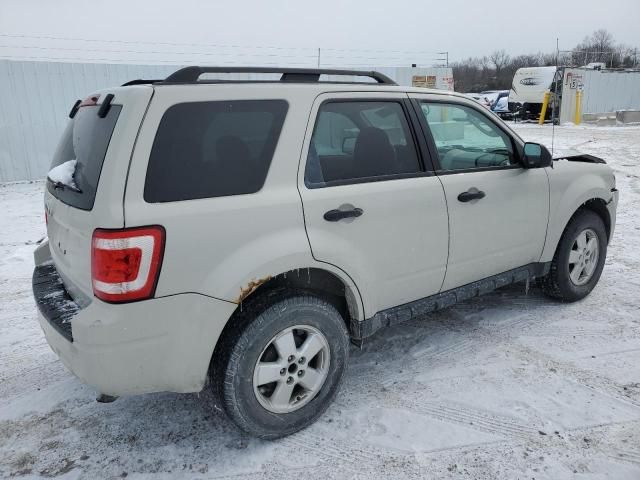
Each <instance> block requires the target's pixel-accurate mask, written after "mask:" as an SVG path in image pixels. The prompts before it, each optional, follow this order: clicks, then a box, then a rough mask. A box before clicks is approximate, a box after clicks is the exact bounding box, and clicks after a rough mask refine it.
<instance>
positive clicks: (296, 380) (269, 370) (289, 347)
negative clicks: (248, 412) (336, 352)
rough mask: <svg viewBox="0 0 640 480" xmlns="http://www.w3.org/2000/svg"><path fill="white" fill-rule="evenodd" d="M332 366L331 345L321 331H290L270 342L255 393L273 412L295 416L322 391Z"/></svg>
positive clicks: (255, 380)
mask: <svg viewBox="0 0 640 480" xmlns="http://www.w3.org/2000/svg"><path fill="white" fill-rule="evenodd" d="M330 363H331V353H330V349H329V343H328V342H327V339H326V338H325V336H324V335H323V334H322V333H321V332H320V331H319V330H317V329H315V328H314V327H312V326H310V325H296V326H294V327H288V328H286V329H284V330H283V331H281V332H280V333H278V334H277V335H276V336H275V337H273V338H272V339H271V340H270V341H269V343H268V344H267V346H266V347H265V349H264V350H263V352H262V354H261V355H260V358H259V359H258V361H257V362H256V365H255V367H254V369H253V393H254V394H255V396H256V398H257V399H258V402H260V405H262V406H263V407H264V408H266V409H267V410H269V411H270V412H273V413H290V412H293V411H295V410H297V409H299V408H302V407H304V406H305V405H306V404H307V403H309V402H310V401H311V400H313V398H314V397H315V396H316V395H317V394H318V392H319V391H320V390H321V389H322V387H323V385H324V382H325V380H326V379H327V374H328V373H329V365H330Z"/></svg>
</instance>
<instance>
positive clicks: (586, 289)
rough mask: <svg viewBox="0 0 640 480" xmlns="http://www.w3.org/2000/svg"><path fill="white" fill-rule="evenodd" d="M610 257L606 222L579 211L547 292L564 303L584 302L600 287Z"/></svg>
mask: <svg viewBox="0 0 640 480" xmlns="http://www.w3.org/2000/svg"><path fill="white" fill-rule="evenodd" d="M606 256H607V232H606V229H605V226H604V222H603V221H602V219H601V218H600V216H598V215H597V214H596V213H594V212H592V211H590V210H579V211H578V212H577V213H576V214H575V215H574V216H573V218H572V219H571V220H570V221H569V224H568V225H567V227H566V228H565V231H564V233H563V234H562V237H561V238H560V243H559V244H558V248H557V249H556V253H555V255H554V257H553V261H552V263H551V270H550V271H549V274H548V275H547V276H546V277H545V279H544V280H543V290H544V292H545V293H546V294H547V295H549V296H551V297H554V298H557V299H559V300H562V301H564V302H575V301H577V300H581V299H582V298H584V297H586V296H587V295H589V293H591V290H593V288H594V287H595V286H596V284H597V283H598V280H599V279H600V275H601V274H602V269H603V268H604V262H605V258H606Z"/></svg>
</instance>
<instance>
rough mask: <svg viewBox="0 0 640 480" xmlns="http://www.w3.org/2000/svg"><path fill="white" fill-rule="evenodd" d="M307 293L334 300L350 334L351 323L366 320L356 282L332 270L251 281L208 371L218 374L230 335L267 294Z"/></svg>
mask: <svg viewBox="0 0 640 480" xmlns="http://www.w3.org/2000/svg"><path fill="white" fill-rule="evenodd" d="M288 291H290V292H294V293H306V294H309V293H310V294H313V295H316V296H319V297H321V298H323V299H325V300H327V301H328V302H329V303H331V304H332V305H333V306H334V307H335V308H336V309H337V310H338V312H339V313H340V314H341V315H342V318H343V320H344V322H345V326H346V328H347V331H348V332H349V334H351V333H352V328H351V324H352V322H358V321H360V320H363V319H364V309H363V306H362V301H361V299H360V294H359V292H358V290H357V288H356V287H355V284H353V283H352V282H350V281H349V280H346V279H345V277H342V276H339V275H338V274H337V273H335V272H332V271H330V270H329V269H324V268H319V267H305V268H294V269H290V270H287V271H285V272H282V273H279V274H277V275H274V276H269V277H265V278H263V279H261V280H252V281H250V282H249V284H248V285H247V286H246V288H243V289H242V292H241V295H240V297H239V298H238V305H237V307H236V309H235V311H234V312H233V313H232V314H231V316H230V317H229V319H228V321H227V322H226V324H225V326H224V327H223V329H222V331H221V333H220V336H219V337H218V340H217V342H216V345H215V347H214V349H213V352H212V356H211V361H210V367H209V370H210V372H211V373H212V374H214V375H215V374H218V373H219V369H218V370H216V369H217V368H219V366H220V365H219V362H218V360H221V359H223V358H225V355H226V352H225V351H224V350H225V345H227V344H228V342H227V340H228V339H229V337H230V336H232V335H236V334H237V333H238V332H239V331H241V330H243V329H244V328H245V327H246V325H247V323H248V322H249V321H250V320H251V318H252V317H251V316H250V315H243V314H242V313H243V312H251V311H254V310H255V311H256V313H257V312H258V311H259V310H256V305H257V306H258V307H259V308H261V303H262V302H261V301H262V300H266V301H267V302H268V301H269V300H268V299H267V298H266V297H272V298H273V299H274V301H275V299H276V298H281V297H285V296H287V295H288V294H287V292H288Z"/></svg>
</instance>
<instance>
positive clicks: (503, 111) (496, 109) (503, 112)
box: [491, 90, 513, 120]
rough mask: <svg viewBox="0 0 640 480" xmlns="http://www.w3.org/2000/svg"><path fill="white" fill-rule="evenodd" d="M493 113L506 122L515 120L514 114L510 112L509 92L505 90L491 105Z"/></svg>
mask: <svg viewBox="0 0 640 480" xmlns="http://www.w3.org/2000/svg"><path fill="white" fill-rule="evenodd" d="M491 111H492V112H493V113H495V114H496V115H498V116H499V117H500V118H502V119H504V120H507V119H509V118H513V112H511V111H510V110H509V90H503V91H501V92H500V93H499V94H498V96H497V97H496V100H495V101H494V102H493V104H492V105H491Z"/></svg>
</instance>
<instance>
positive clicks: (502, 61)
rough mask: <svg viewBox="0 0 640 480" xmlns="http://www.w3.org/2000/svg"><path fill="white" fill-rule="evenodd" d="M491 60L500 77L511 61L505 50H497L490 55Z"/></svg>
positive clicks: (497, 75)
mask: <svg viewBox="0 0 640 480" xmlns="http://www.w3.org/2000/svg"><path fill="white" fill-rule="evenodd" d="M489 61H490V62H491V63H492V64H493V67H494V69H495V71H496V77H499V76H500V72H501V71H502V69H503V68H504V67H505V66H506V65H507V64H508V63H509V61H510V57H509V55H508V54H507V52H506V51H505V50H496V51H494V52H493V53H492V54H491V55H489Z"/></svg>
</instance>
